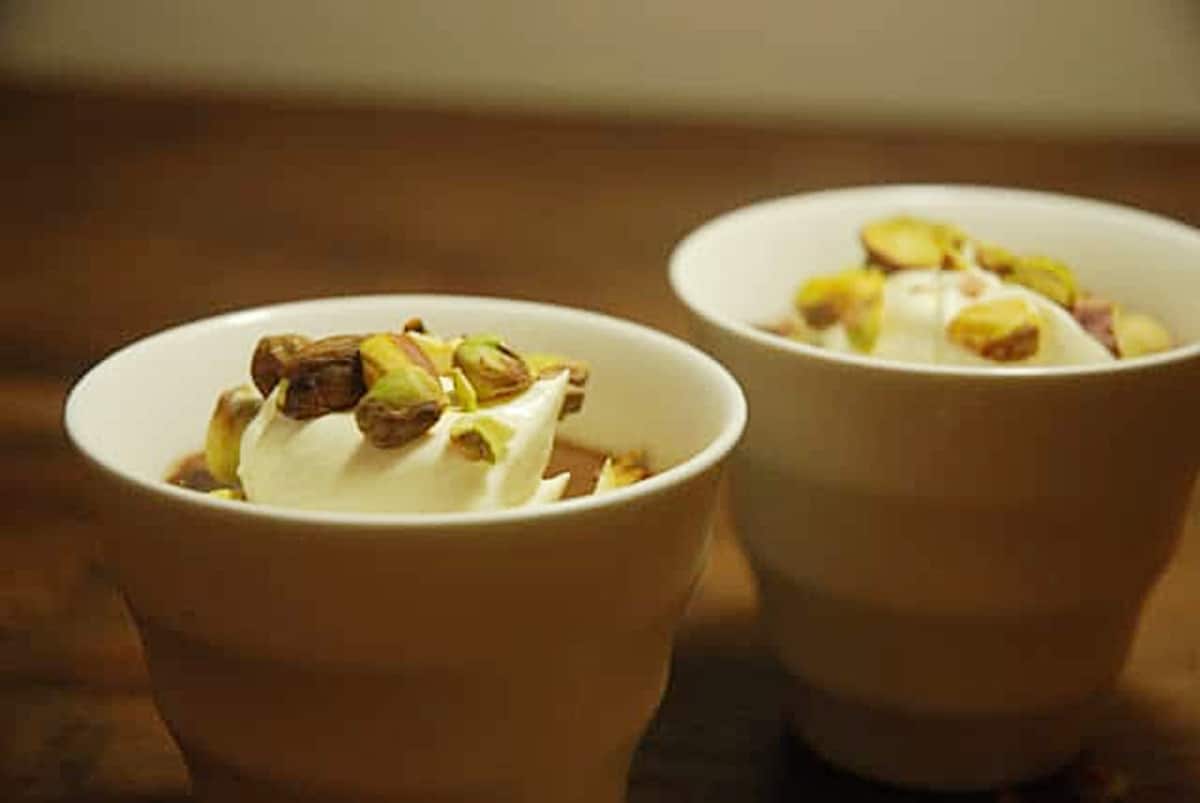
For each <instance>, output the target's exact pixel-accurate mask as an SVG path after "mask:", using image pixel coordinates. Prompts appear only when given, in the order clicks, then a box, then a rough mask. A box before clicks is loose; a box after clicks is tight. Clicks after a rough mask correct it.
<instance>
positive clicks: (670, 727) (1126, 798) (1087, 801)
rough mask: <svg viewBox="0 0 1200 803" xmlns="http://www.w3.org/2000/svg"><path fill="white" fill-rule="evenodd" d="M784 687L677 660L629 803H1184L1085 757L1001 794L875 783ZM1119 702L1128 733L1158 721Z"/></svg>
mask: <svg viewBox="0 0 1200 803" xmlns="http://www.w3.org/2000/svg"><path fill="white" fill-rule="evenodd" d="M786 690H787V678H786V675H785V674H784V672H783V670H782V669H781V668H780V667H779V666H778V665H777V664H776V663H775V662H774V660H773V659H772V658H770V657H769V656H768V655H766V654H762V655H742V656H729V655H711V654H709V655H703V654H695V653H691V654H680V655H678V656H677V657H676V660H675V663H674V667H673V675H672V678H671V686H670V689H669V691H668V693H667V696H666V699H665V700H664V701H663V706H662V708H661V710H660V711H659V715H658V717H657V718H656V719H655V721H654V722H653V723H652V724H651V727H650V729H649V731H648V733H647V735H646V738H645V740H644V742H643V745H642V747H641V749H640V750H639V752H638V754H637V756H636V758H635V760H634V766H633V772H632V776H631V782H630V793H629V803H718V801H720V802H721V803H725V802H726V801H728V802H729V803H742V802H743V801H744V802H745V803H768V802H769V803H783V801H803V802H804V803H917V802H918V801H922V802H924V803H933V802H934V801H936V802H937V803H1118V801H1121V802H1122V803H1143V801H1144V802H1145V803H1151V801H1153V803H1159V801H1162V803H1166V801H1172V803H1184V799H1183V798H1180V797H1179V794H1178V792H1179V778H1178V777H1177V775H1176V777H1175V779H1174V781H1172V782H1169V783H1167V784H1166V787H1157V788H1155V787H1153V786H1152V787H1147V788H1145V789H1142V788H1138V789H1137V790H1136V791H1134V790H1133V789H1132V787H1131V786H1130V783H1129V779H1128V778H1127V777H1126V775H1125V773H1123V772H1121V771H1117V770H1114V769H1109V768H1108V767H1107V766H1106V764H1107V762H1108V761H1109V758H1108V757H1107V756H1106V757H1105V759H1104V760H1103V761H1102V760H1101V759H1098V758H1096V757H1093V756H1090V755H1088V756H1084V757H1082V758H1081V759H1080V760H1079V761H1077V762H1076V763H1075V764H1074V765H1072V766H1070V767H1068V768H1066V769H1065V770H1063V771H1062V772H1060V773H1058V774H1056V775H1055V776H1053V777H1051V778H1047V779H1045V780H1043V781H1039V782H1037V783H1033V784H1028V785H1025V786H1022V787H1020V788H1016V789H1009V790H1004V791H1000V792H986V793H978V794H958V795H950V794H932V793H926V792H914V791H908V790H903V789H897V788H895V787H889V786H884V785H882V784H875V783H871V782H868V781H865V780H863V779H861V778H858V777H856V776H853V775H850V774H848V773H845V772H842V771H839V770H837V769H835V768H834V767H832V766H830V765H829V764H827V763H826V762H825V761H823V760H822V759H821V758H820V757H818V756H817V755H815V754H814V753H813V752H812V751H810V750H808V749H807V748H806V747H805V746H804V745H803V744H801V743H799V741H798V740H796V739H795V738H793V737H792V736H791V735H790V734H789V732H788V730H787V728H786V727H785V725H784V721H783V715H782V709H781V706H780V700H782V699H784V695H785V692H786ZM1114 705H1115V706H1116V707H1117V710H1116V711H1115V712H1114V717H1119V718H1120V721H1123V722H1134V723H1137V724H1135V725H1133V726H1131V727H1132V728H1133V729H1134V730H1136V731H1138V732H1139V733H1140V732H1144V731H1146V730H1147V729H1148V726H1149V725H1151V724H1152V723H1153V717H1149V716H1147V712H1141V711H1139V710H1137V709H1138V706H1137V704H1136V701H1131V700H1130V699H1128V696H1127V695H1123V696H1122V697H1121V698H1120V699H1119V700H1118V701H1117V702H1116V703H1115V704H1114ZM1166 738H1167V737H1166V736H1165V735H1164V736H1163V737H1162V739H1161V740H1160V741H1162V743H1163V744H1164V745H1165V744H1167V743H1168V742H1166ZM1118 753H1124V751H1123V750H1118ZM1172 774H1175V773H1172ZM1171 789H1174V793H1173V794H1170V791H1171ZM1159 792H1163V793H1164V794H1166V795H1167V796H1162V795H1160V794H1159Z"/></svg>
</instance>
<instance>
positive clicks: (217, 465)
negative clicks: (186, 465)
mask: <svg viewBox="0 0 1200 803" xmlns="http://www.w3.org/2000/svg"><path fill="white" fill-rule="evenodd" d="M262 403H263V401H262V397H261V396H259V395H258V391H257V390H255V389H254V388H252V387H250V386H249V385H241V386H239V387H236V388H231V389H230V390H227V391H225V392H224V393H222V394H221V395H220V397H218V398H217V406H216V407H215V408H214V409H213V414H212V418H210V419H209V421H208V434H207V436H206V437H205V439H204V464H205V466H206V467H207V468H208V473H209V474H211V475H212V476H213V479H215V480H216V481H217V482H219V483H221V484H222V485H237V483H238V474H237V470H238V463H239V462H240V460H241V453H242V433H243V432H245V431H246V425H247V424H249V423H250V422H251V421H252V420H253V419H254V416H256V415H258V411H259V408H261V407H262Z"/></svg>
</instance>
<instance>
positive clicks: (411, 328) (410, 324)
mask: <svg viewBox="0 0 1200 803" xmlns="http://www.w3.org/2000/svg"><path fill="white" fill-rule="evenodd" d="M404 331H405V332H420V333H421V334H425V332H426V331H427V330H426V329H425V321H423V320H421V319H420V318H418V317H416V316H414V317H412V318H409V319H408V320H407V321H405V322H404Z"/></svg>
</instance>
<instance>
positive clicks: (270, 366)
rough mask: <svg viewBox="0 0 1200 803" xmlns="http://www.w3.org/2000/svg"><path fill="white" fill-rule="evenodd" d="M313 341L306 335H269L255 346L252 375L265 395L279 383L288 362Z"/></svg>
mask: <svg viewBox="0 0 1200 803" xmlns="http://www.w3.org/2000/svg"><path fill="white" fill-rule="evenodd" d="M311 342H312V341H311V340H309V339H308V338H307V337H305V336H304V335H292V334H289V335H268V336H267V337H264V338H261V339H260V340H259V341H258V345H257V346H255V347H254V356H252V357H251V358H250V377H251V379H253V380H254V386H255V387H256V388H258V391H259V393H261V394H262V395H263V396H264V397H266V396H270V395H271V391H272V390H274V389H275V386H276V385H277V384H279V380H280V379H282V378H283V375H284V373H285V372H286V370H287V364H288V363H289V362H290V361H291V359H292V358H293V357H294V356H296V354H298V353H299V352H300V351H301V350H302V349H303V348H304V347H305V346H307V345H308V344H309V343H311Z"/></svg>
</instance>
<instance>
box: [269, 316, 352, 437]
mask: <svg viewBox="0 0 1200 803" xmlns="http://www.w3.org/2000/svg"><path fill="white" fill-rule="evenodd" d="M360 342H362V338H361V337H360V336H358V335H334V336H332V337H325V338H321V339H320V340H316V341H314V342H312V343H309V344H308V345H307V346H305V347H304V348H303V349H301V350H300V351H299V352H298V353H297V354H296V355H295V356H294V357H292V359H291V361H290V362H288V364H287V370H286V371H285V372H284V376H283V378H284V379H286V380H287V382H288V385H287V393H286V395H284V396H283V397H281V399H282V400H281V407H280V409H281V410H282V411H283V414H284V415H286V416H288V417H289V418H297V419H307V418H316V417H318V416H322V415H325V414H326V413H331V412H334V411H336V410H348V409H350V408H351V407H353V406H354V405H355V404H357V403H358V400H359V399H360V398H362V395H363V393H364V392H366V386H365V385H364V383H363V376H362V361H361V360H360V359H359V356H358V345H359V343H360Z"/></svg>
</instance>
